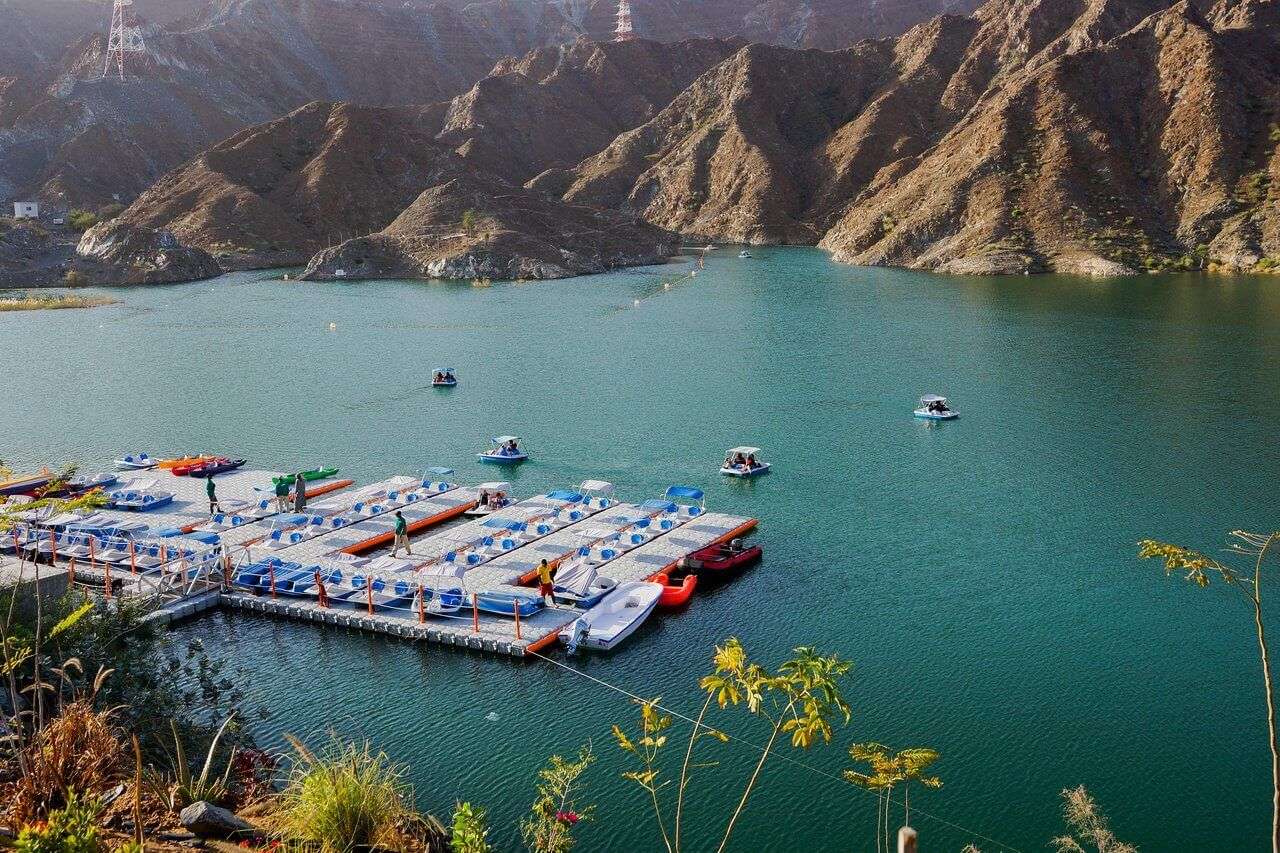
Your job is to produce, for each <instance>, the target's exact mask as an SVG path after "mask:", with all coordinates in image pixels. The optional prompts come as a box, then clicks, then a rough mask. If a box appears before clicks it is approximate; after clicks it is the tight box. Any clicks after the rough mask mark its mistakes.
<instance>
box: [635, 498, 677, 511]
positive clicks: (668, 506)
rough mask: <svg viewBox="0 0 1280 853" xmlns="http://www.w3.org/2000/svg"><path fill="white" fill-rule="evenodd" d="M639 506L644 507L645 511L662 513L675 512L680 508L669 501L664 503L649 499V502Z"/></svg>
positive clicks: (658, 499)
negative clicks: (660, 511)
mask: <svg viewBox="0 0 1280 853" xmlns="http://www.w3.org/2000/svg"><path fill="white" fill-rule="evenodd" d="M640 506H642V507H644V508H645V509H657V510H662V511H663V512H675V511H676V510H678V509H679V508H680V507H678V506H676V504H674V503H672V502H671V501H664V500H663V499H662V498H650V499H649V500H647V501H645V502H644V503H642V504H640Z"/></svg>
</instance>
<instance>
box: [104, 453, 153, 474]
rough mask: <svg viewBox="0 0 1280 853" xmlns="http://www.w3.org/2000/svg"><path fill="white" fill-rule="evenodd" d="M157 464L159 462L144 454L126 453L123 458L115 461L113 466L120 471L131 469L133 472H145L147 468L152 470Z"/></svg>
mask: <svg viewBox="0 0 1280 853" xmlns="http://www.w3.org/2000/svg"><path fill="white" fill-rule="evenodd" d="M158 464H159V460H157V459H152V458H151V457H150V456H148V455H147V454H145V453H126V454H125V455H124V457H123V458H120V459H117V460H116V461H115V465H116V467H117V468H120V469H132V470H134V471H145V470H146V469H148V468H154V467H156V465H158Z"/></svg>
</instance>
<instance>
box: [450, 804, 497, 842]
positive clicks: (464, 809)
mask: <svg viewBox="0 0 1280 853" xmlns="http://www.w3.org/2000/svg"><path fill="white" fill-rule="evenodd" d="M488 836H489V829H488V826H487V825H486V823H485V810H484V809H483V808H482V807H480V806H473V805H471V803H458V806H457V808H455V809H454V810H453V835H452V836H451V838H450V843H449V849H450V850H451V851H453V853H491V851H492V850H493V848H492V847H490V846H489V840H488Z"/></svg>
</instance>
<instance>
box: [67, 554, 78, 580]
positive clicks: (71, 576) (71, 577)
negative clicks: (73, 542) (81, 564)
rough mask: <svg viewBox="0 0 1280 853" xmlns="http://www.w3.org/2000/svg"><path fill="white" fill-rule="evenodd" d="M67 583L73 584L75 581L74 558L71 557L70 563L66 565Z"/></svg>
mask: <svg viewBox="0 0 1280 853" xmlns="http://www.w3.org/2000/svg"><path fill="white" fill-rule="evenodd" d="M67 583H68V584H70V585H71V586H75V583H76V558H75V557H72V558H71V565H69V566H67Z"/></svg>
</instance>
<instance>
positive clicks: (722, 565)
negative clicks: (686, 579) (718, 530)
mask: <svg viewBox="0 0 1280 853" xmlns="http://www.w3.org/2000/svg"><path fill="white" fill-rule="evenodd" d="M763 554H764V549H763V548H761V547H760V546H759V545H747V546H741V545H740V546H736V547H735V546H734V545H733V544H731V543H724V544H720V545H711V546H709V547H707V548H703V549H702V550H701V551H694V552H693V553H692V554H690V555H689V556H688V557H685V558H684V559H683V560H681V561H680V563H679V566H680V568H682V569H686V570H688V571H689V572H691V573H692V574H701V575H719V574H728V573H729V572H735V571H737V570H738V569H740V568H742V567H743V566H745V565H747V564H748V563H752V562H755V561H756V560H758V559H760V557H761V556H762V555H763Z"/></svg>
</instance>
